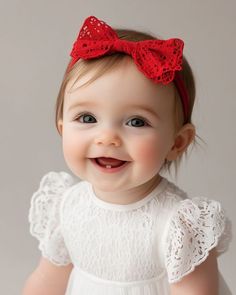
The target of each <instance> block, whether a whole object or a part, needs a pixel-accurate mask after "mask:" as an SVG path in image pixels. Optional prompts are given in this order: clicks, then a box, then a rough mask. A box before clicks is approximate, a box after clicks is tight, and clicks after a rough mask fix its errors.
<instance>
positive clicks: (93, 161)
mask: <svg viewBox="0 0 236 295" xmlns="http://www.w3.org/2000/svg"><path fill="white" fill-rule="evenodd" d="M89 160H90V161H91V162H92V163H93V165H94V166H95V167H96V168H97V169H98V170H99V171H101V172H105V173H116V172H120V171H121V170H123V169H124V168H125V167H126V166H127V165H128V164H129V162H128V161H126V162H125V163H124V164H123V165H121V166H119V167H115V168H104V167H102V166H100V165H98V163H97V162H96V158H90V159H89Z"/></svg>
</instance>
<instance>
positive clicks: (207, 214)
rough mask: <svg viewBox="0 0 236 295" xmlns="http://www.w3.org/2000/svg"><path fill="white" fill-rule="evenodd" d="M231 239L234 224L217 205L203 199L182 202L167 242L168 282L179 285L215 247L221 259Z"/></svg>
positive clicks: (171, 224)
mask: <svg viewBox="0 0 236 295" xmlns="http://www.w3.org/2000/svg"><path fill="white" fill-rule="evenodd" d="M231 239H232V235H231V222H230V220H229V219H228V218H227V217H226V216H225V213H224V210H223V209H222V207H221V204H220V203H219V202H218V201H215V200H209V199H207V198H204V197H195V198H192V199H186V200H183V201H181V202H180V204H179V205H178V208H177V210H176V211H175V212H174V215H173V217H172V219H171V222H170V227H169V231H168V238H167V241H166V253H165V255H166V256H165V259H166V268H167V272H168V278H169V282H170V283H174V282H178V281H180V280H181V278H182V277H183V276H186V275H187V274H189V273H190V272H192V271H193V270H194V268H195V267H196V266H197V265H199V264H200V263H202V262H203V261H204V260H205V259H206V258H207V256H208V255H209V251H210V250H211V249H212V248H214V247H216V250H217V255H218V256H219V255H220V254H222V253H223V252H225V251H226V250H227V248H228V246H229V242H230V241H231Z"/></svg>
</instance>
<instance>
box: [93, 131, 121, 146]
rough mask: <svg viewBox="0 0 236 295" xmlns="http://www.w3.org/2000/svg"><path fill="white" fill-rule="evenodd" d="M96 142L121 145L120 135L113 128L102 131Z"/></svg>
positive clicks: (106, 144)
mask: <svg viewBox="0 0 236 295" xmlns="http://www.w3.org/2000/svg"><path fill="white" fill-rule="evenodd" d="M94 142H95V144H99V145H105V146H109V145H113V146H116V147H119V146H120V145H121V139H120V137H119V136H118V134H116V133H115V131H113V130H106V131H103V132H100V133H99V134H98V135H97V136H96V138H95V140H94Z"/></svg>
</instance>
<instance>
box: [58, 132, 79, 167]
mask: <svg viewBox="0 0 236 295" xmlns="http://www.w3.org/2000/svg"><path fill="white" fill-rule="evenodd" d="M83 142H84V141H83V140H82V139H80V137H79V136H77V135H76V134H74V132H71V131H67V130H65V132H64V133H63V136H62V147H63V154H64V158H65V161H66V162H67V164H68V165H69V166H70V167H71V168H73V166H74V165H78V161H79V160H80V158H81V157H82V155H83V153H84V152H83V150H84V148H83V146H84V145H83Z"/></svg>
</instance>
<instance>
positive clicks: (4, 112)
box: [0, 0, 236, 295]
mask: <svg viewBox="0 0 236 295" xmlns="http://www.w3.org/2000/svg"><path fill="white" fill-rule="evenodd" d="M235 3H236V2H235V1H233V0H232V1H230V0H224V1H223V0H221V1H217V0H204V1H203V0H202V1H194V0H192V1H189V0H179V1H174V0H172V1H170V0H163V1H158V0H149V1H141V0H123V1H122V0H121V1H111V0H109V1H108V0H103V1H92V0H86V1H65V0H62V1H59V0H57V1H56V0H51V1H50V0H47V1H46V0H41V1H32V0H31V1H29V0H21V1H20V0H18V1H17V0H9V1H3V0H2V1H1V2H0V48H1V49H0V50H1V54H0V59H1V60H0V64H1V69H0V71H1V79H0V83H1V96H0V99H1V108H0V110H1V114H0V120H1V122H0V123H1V124H0V128H1V137H0V147H1V153H0V167H1V177H0V180H1V185H0V189H1V194H0V196H1V206H0V210H1V212H0V231H1V232H0V237H1V243H0V247H1V248H0V261H1V265H2V267H1V268H0V278H1V284H0V288H1V290H0V293H1V294H7V295H8V294H12V295H17V294H20V293H21V289H22V286H23V284H24V281H25V279H26V277H28V275H29V273H30V272H31V271H32V270H33V269H34V267H35V266H36V264H37V262H38V259H39V257H40V253H39V251H38V249H37V245H38V243H37V241H36V240H35V239H34V238H31V236H30V234H29V224H28V220H27V215H28V210H29V205H30V198H31V195H32V193H33V192H34V191H35V190H36V189H37V187H38V185H39V180H40V179H41V177H42V176H43V175H44V174H45V173H47V172H49V171H50V170H54V171H61V170H64V171H67V172H69V171H68V170H67V167H66V165H65V163H64V160H63V155H62V149H61V142H60V137H59V135H58V134H57V132H56V129H55V127H54V103H55V99H56V96H57V93H58V89H59V85H60V81H61V78H62V74H63V71H64V69H65V66H66V64H67V62H68V56H69V52H70V49H71V46H72V43H73V41H74V40H75V38H76V36H77V33H78V30H79V28H80V26H81V25H82V22H83V20H84V19H85V18H86V17H87V16H89V15H95V16H97V17H98V18H101V19H103V20H105V21H107V22H108V23H109V24H110V25H112V26H123V27H126V26H128V27H131V28H134V29H135V28H137V29H141V30H146V31H148V32H151V33H154V34H158V35H160V36H162V37H163V38H166V39H167V38H171V37H180V38H183V39H184V40H185V50H184V52H185V55H186V56H187V58H189V61H190V63H191V65H192V67H193V69H194V72H195V76H196V82H197V102H196V107H195V111H194V116H193V119H194V123H195V125H196V128H197V132H198V134H199V135H200V136H201V137H202V138H203V139H204V140H205V141H206V142H207V145H206V146H203V148H198V149H195V150H193V151H192V153H191V154H190V158H189V159H188V160H187V161H184V163H183V164H182V166H181V169H180V174H179V177H178V178H177V179H176V183H177V184H178V185H180V186H181V187H183V188H184V189H185V190H186V191H187V192H189V193H190V194H191V195H192V196H198V195H200V196H206V197H208V198H213V199H216V200H219V201H221V203H222V205H223V207H224V208H225V210H226V212H227V215H228V216H229V218H230V219H231V220H232V223H233V225H235V220H236V214H235V204H236V201H235V198H236V195H235V191H236V189H235V176H236V175H235V150H236V140H235V111H236V99H235V85H236V81H235V69H236V58H235V52H236V41H235V36H236V12H235V11H236V4H235ZM170 180H172V178H171V177H170ZM233 233H235V227H234V228H233ZM235 245H236V244H235V240H233V241H232V243H231V246H230V249H229V251H228V252H227V253H226V254H224V255H222V256H221V257H220V258H219V260H218V262H219V267H220V269H221V272H222V273H223V275H224V277H225V280H226V282H227V283H228V285H229V286H230V288H231V289H232V291H233V290H235V289H236V282H235V279H234V278H235V274H234V271H235V267H236V265H235V253H234V250H235Z"/></svg>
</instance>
